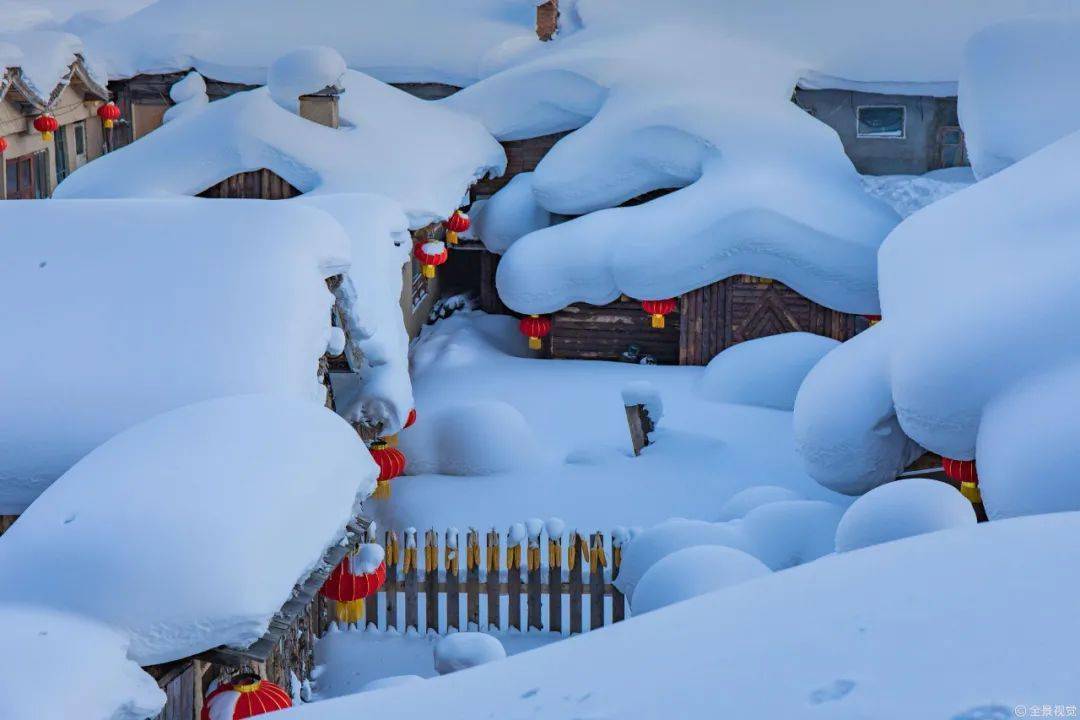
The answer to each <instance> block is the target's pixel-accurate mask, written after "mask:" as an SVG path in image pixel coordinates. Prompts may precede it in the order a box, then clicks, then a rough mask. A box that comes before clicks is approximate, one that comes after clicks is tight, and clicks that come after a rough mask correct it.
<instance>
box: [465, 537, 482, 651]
mask: <svg viewBox="0 0 1080 720" xmlns="http://www.w3.org/2000/svg"><path fill="white" fill-rule="evenodd" d="M465 592H466V596H465V613H466V615H465V627H466V629H468V630H479V629H480V531H479V530H477V529H476V528H469V534H468V535H466V537H465Z"/></svg>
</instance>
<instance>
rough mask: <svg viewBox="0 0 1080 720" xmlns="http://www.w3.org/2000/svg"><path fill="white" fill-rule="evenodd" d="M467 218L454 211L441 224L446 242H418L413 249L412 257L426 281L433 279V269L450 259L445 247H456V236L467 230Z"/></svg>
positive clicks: (468, 223) (468, 222)
mask: <svg viewBox="0 0 1080 720" xmlns="http://www.w3.org/2000/svg"><path fill="white" fill-rule="evenodd" d="M469 225H470V221H469V216H468V215H466V214H465V213H463V212H461V211H460V210H455V211H454V214H453V215H451V216H450V217H449V218H447V219H446V220H445V221H444V222H443V227H444V228H445V229H446V242H442V241H440V240H427V241H418V242H417V243H416V245H415V246H414V247H413V256H414V257H415V258H416V259H417V260H419V261H420V272H421V274H423V276H424V277H425V278H427V279H429V280H430V279H431V278H433V277H435V269H436V268H437V267H439V266H440V265H442V264H443V263H445V262H446V261H447V259H448V258H449V257H450V255H449V252H448V250H447V247H446V246H447V245H448V244H449V245H457V244H458V236H459V235H460V234H461V233H463V232H465V231H466V230H468V229H469Z"/></svg>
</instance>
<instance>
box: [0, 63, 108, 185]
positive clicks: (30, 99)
mask: <svg viewBox="0 0 1080 720" xmlns="http://www.w3.org/2000/svg"><path fill="white" fill-rule="evenodd" d="M40 93H41V91H40V90H39V89H38V88H37V87H36V85H34V84H33V83H32V82H30V81H29V79H28V78H27V77H25V75H24V74H23V71H22V68H19V67H9V68H7V69H6V71H4V73H3V75H2V76H0V157H2V159H3V162H2V163H0V199H7V200H33V199H39V198H46V197H49V196H50V195H51V194H52V192H53V190H54V189H55V188H56V186H57V184H58V183H59V182H60V181H61V180H63V179H64V178H65V177H67V176H68V175H69V174H70V173H72V172H74V171H75V170H77V169H78V168H80V167H82V166H83V165H85V164H86V163H88V162H90V161H91V160H94V159H95V158H98V157H100V156H101V155H103V154H104V153H105V152H107V151H108V149H109V148H108V134H107V132H106V130H105V128H104V125H103V121H102V120H101V119H100V118H99V117H98V115H97V110H98V108H99V107H101V106H102V105H103V104H104V103H105V102H106V101H108V99H109V93H108V91H107V90H106V89H105V88H104V87H102V86H101V85H100V84H99V83H98V82H97V81H96V80H95V79H94V78H93V76H92V75H91V74H90V72H89V71H88V70H87V68H86V65H85V63H84V61H83V59H82V57H81V56H76V57H75V60H74V61H73V62H72V63H71V65H70V66H69V67H68V69H67V72H66V73H65V74H64V76H63V77H62V78H61V79H60V80H59V82H58V83H57V84H56V85H55V86H54V87H52V88H50V89H49V92H48V93H47V94H40ZM42 115H51V116H52V117H54V118H55V119H56V125H57V128H56V130H55V131H54V132H53V133H52V137H51V138H48V139H46V138H45V137H44V136H43V134H42V133H41V132H39V131H38V130H36V129H35V128H34V121H35V119H37V118H38V117H40V116H42Z"/></svg>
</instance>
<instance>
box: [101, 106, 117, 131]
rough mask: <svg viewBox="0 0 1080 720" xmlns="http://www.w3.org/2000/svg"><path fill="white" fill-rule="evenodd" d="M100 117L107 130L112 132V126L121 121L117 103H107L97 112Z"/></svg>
mask: <svg viewBox="0 0 1080 720" xmlns="http://www.w3.org/2000/svg"><path fill="white" fill-rule="evenodd" d="M97 114H98V117H99V118H101V122H102V124H103V125H104V126H105V129H106V130H111V129H112V126H113V125H115V124H116V121H117V120H119V119H120V108H118V107H116V103H114V102H107V103H105V104H104V105H102V106H101V107H99V108H98V110H97Z"/></svg>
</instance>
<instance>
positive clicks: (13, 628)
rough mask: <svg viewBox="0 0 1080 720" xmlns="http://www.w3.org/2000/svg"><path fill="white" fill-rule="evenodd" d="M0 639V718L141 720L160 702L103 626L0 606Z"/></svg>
mask: <svg viewBox="0 0 1080 720" xmlns="http://www.w3.org/2000/svg"><path fill="white" fill-rule="evenodd" d="M4 542H6V541H4ZM0 547H2V543H0ZM43 574H47V573H43ZM72 592H73V593H78V592H79V590H78V588H72ZM0 637H2V638H3V639H4V641H3V642H4V653H3V657H2V658H0V670H2V672H0V716H2V717H4V718H6V719H8V720H71V718H80V720H145V718H148V717H155V716H156V715H157V713H158V712H159V711H160V710H161V708H162V706H164V705H165V693H163V692H162V691H161V690H159V689H158V686H157V683H156V682H154V679H153V678H152V677H150V676H149V675H147V674H146V673H144V672H143V671H142V668H140V667H139V665H138V664H137V663H136V662H134V661H132V660H129V659H128V657H127V650H128V639H127V638H126V637H125V636H124V635H123V634H122V633H120V632H118V631H116V630H113V629H112V628H109V627H107V626H105V625H102V624H100V623H97V622H94V621H92V620H88V619H86V618H83V617H79V616H77V615H69V614H65V613H59V612H55V611H53V610H48V609H44V608H32V607H29V606H24V605H5V604H0Z"/></svg>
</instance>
